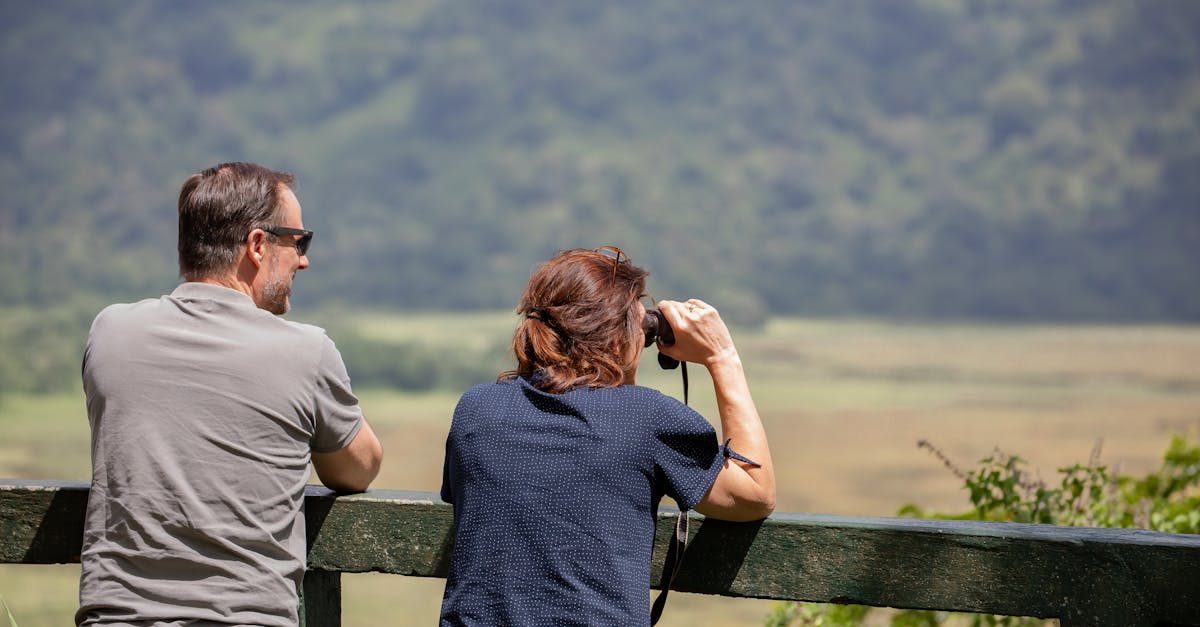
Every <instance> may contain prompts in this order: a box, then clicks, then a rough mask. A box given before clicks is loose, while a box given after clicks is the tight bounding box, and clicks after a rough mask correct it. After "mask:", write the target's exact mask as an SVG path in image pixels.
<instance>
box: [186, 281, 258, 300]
mask: <svg viewBox="0 0 1200 627" xmlns="http://www.w3.org/2000/svg"><path fill="white" fill-rule="evenodd" d="M191 282H193V283H207V284H209V285H217V286H220V287H227V288H229V289H231V290H236V291H239V292H241V293H243V294H245V295H246V296H249V297H250V298H251V299H253V298H254V292H253V291H252V290H251V289H250V283H248V282H246V281H242V280H239V279H238V277H236V276H233V275H221V276H208V277H201V278H197V279H193V280H192V281H191Z"/></svg>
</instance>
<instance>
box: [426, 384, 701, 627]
mask: <svg viewBox="0 0 1200 627" xmlns="http://www.w3.org/2000/svg"><path fill="white" fill-rule="evenodd" d="M723 459H724V458H723V456H722V454H721V452H720V449H719V447H718V444H717V438H716V433H715V432H714V430H713V427H712V425H710V424H709V423H708V422H707V421H706V420H705V419H704V418H703V417H702V416H700V414H698V413H696V412H695V411H693V410H692V409H690V408H689V407H687V406H686V405H684V404H682V403H680V402H679V401H677V400H675V399H673V398H671V397H669V396H666V395H663V394H661V393H659V392H657V391H655V390H652V389H649V388H644V387H638V386H631V385H627V386H621V387H617V388H575V389H572V390H568V391H567V392H565V393H562V394H548V393H545V392H542V391H540V390H538V389H537V388H535V387H533V386H532V385H531V384H530V382H529V381H528V380H526V379H523V378H517V379H513V380H510V381H503V382H500V383H492V384H487V385H481V386H478V387H475V388H473V389H471V390H470V391H468V392H467V393H466V394H464V395H463V397H462V399H460V401H459V404H458V407H457V408H456V409H455V412H454V422H453V424H452V426H451V428H450V434H449V436H448V437H447V439H446V463H445V470H444V478H443V483H442V499H443V500H445V501H447V502H449V503H452V504H453V505H454V523H455V536H454V553H453V557H452V558H451V563H450V571H449V574H448V576H447V580H446V592H445V596H444V598H443V604H442V617H441V624H442V625H547V626H549V625H554V626H560V625H575V624H579V625H622V626H627V625H649V624H650V617H649V612H650V609H649V595H648V590H649V587H650V557H651V552H652V550H653V543H654V521H655V517H656V516H657V513H658V503H659V501H660V500H661V499H662V497H663V496H664V495H666V496H670V497H671V498H672V499H674V500H675V501H676V502H677V503H678V504H679V505H680V507H683V508H687V509H691V508H692V507H694V506H695V505H696V503H698V502H699V501H700V500H701V499H702V498H704V495H705V494H706V493H707V492H708V489H709V488H710V487H711V486H712V483H713V481H714V480H715V479H716V476H717V473H718V472H719V471H720V469H721V466H722V462H723Z"/></svg>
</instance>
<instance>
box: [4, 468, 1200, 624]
mask: <svg viewBox="0 0 1200 627" xmlns="http://www.w3.org/2000/svg"><path fill="white" fill-rule="evenodd" d="M86 504H87V485H86V484H83V483H76V482H54V481H43V482H22V481H6V480H0V563H10V564H54V563H67V562H77V561H79V552H80V536H81V530H82V527H83V516H84V509H85V507H86ZM305 509H306V512H305V513H306V516H307V523H308V547H309V548H308V567H309V571H308V573H307V574H306V576H305V582H304V590H303V592H302V597H303V600H302V605H303V609H302V620H303V622H304V623H305V624H307V625H311V626H313V627H325V626H327V625H338V624H339V623H340V620H341V619H340V614H341V580H340V573H345V572H349V573H357V572H369V571H374V572H382V573H393V574H397V575H409V576H416V577H443V576H445V573H446V567H447V564H448V560H449V556H450V548H451V538H452V536H451V526H452V523H451V514H452V512H451V508H450V506H449V505H447V504H445V503H442V502H441V501H440V500H439V499H438V498H437V495H435V494H430V493H425V492H399V491H391V490H378V491H371V492H368V493H365V494H357V495H352V496H335V495H333V494H332V493H330V492H329V491H328V490H325V489H323V488H318V487H310V488H309V491H308V495H307V501H306V506H305ZM677 516H678V512H676V511H673V510H669V509H667V508H664V511H663V512H662V513H661V514H660V515H659V525H658V538H657V542H656V545H655V546H656V550H655V557H654V559H655V563H654V572H655V573H656V576H655V582H654V584H655V585H657V579H658V577H657V573H659V572H661V569H662V558H663V553H664V551H663V547H665V546H667V540H668V537H669V533H670V531H671V530H672V529H673V527H674V521H675V518H676V517H677ZM692 530H693V531H692V537H691V541H690V546H689V548H688V552H687V555H686V557H685V559H684V563H683V569H682V571H681V572H680V574H679V577H678V579H676V589H678V590H682V591H686V592H698V593H703V594H719V595H724V596H731V597H756V598H766V599H780V600H795V601H818V602H831V603H857V604H862V605H872V606H879V607H896V608H917V609H938V610H954V611H965V612H986V613H991V614H1007V615H1016V616H1036V617H1045V618H1058V619H1060V621H1061V623H1062V624H1063V625H1068V626H1073V625H1089V626H1103V625H1112V626H1119V627H1131V626H1137V625H1200V536H1196V535H1181V534H1167V533H1158V532H1152V531H1144V530H1131V529H1092V528H1080V527H1053V526H1049V525H1027V524H1016V523H985V522H968V521H945V520H923V519H908V518H864V517H849V516H828V515H816V514H775V515H773V516H771V517H770V518H768V519H767V520H765V521H761V522H757V523H725V522H720V521H715V520H704V519H703V518H699V517H697V518H696V520H694V521H693V526H692Z"/></svg>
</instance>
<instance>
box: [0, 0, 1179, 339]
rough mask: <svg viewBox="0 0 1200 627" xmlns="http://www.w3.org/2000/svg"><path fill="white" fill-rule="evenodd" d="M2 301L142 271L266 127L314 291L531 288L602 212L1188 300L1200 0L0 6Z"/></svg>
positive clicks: (719, 271)
mask: <svg viewBox="0 0 1200 627" xmlns="http://www.w3.org/2000/svg"><path fill="white" fill-rule="evenodd" d="M0 75H2V76H3V77H4V82H5V89H4V90H0V104H2V105H3V108H4V111H5V116H3V118H0V144H2V145H3V146H4V147H5V150H4V151H0V250H3V251H4V252H3V256H2V257H0V304H4V305H37V306H43V307H44V306H51V305H55V304H57V303H60V302H62V301H63V300H64V299H68V298H72V297H75V296H78V295H80V294H85V295H91V296H95V297H99V298H102V299H110V300H111V299H128V298H137V297H145V296H153V295H155V294H157V293H161V292H163V291H166V290H168V289H169V288H170V286H171V285H172V284H173V283H174V281H175V280H176V278H175V277H176V273H175V257H174V237H175V228H174V227H175V225H174V219H175V218H174V209H173V204H174V198H175V195H176V193H177V189H178V186H179V184H180V183H181V182H182V180H183V179H184V178H185V177H186V176H187V175H188V174H189V173H191V172H194V171H196V170H199V169H201V168H203V167H207V166H208V165H211V164H214V163H217V162H220V161H226V160H253V161H258V162H262V163H265V164H267V165H271V166H275V167H280V168H285V169H289V170H291V171H293V172H295V173H296V174H297V175H298V181H299V183H298V186H299V189H298V191H299V195H300V198H301V202H302V204H303V205H304V207H305V209H306V213H305V221H306V224H308V225H309V226H311V227H313V228H315V229H316V231H317V233H318V235H317V238H318V239H317V240H316V243H315V245H314V247H313V253H312V261H313V267H312V269H311V270H308V271H306V272H305V273H304V275H303V276H302V277H301V279H300V281H299V283H298V287H297V298H298V299H300V300H305V299H307V300H308V301H309V302H330V301H338V302H345V303H367V304H371V305H374V306H386V307H399V308H407V309H431V308H479V307H508V306H511V304H512V302H513V300H514V299H515V298H516V295H517V294H518V292H519V289H520V286H521V284H522V283H523V281H524V280H525V278H526V277H527V275H528V271H529V269H530V266H531V265H532V264H533V263H535V262H536V261H538V260H540V259H543V258H545V257H547V256H548V255H549V254H550V253H552V252H553V251H554V250H556V249H559V248H564V247H569V246H576V245H582V246H589V247H591V246H596V245H599V244H605V243H615V244H619V245H621V246H622V247H623V248H625V249H627V250H629V251H630V252H631V254H633V257H634V259H635V261H637V262H639V263H641V264H643V265H645V266H646V267H648V268H649V269H651V270H652V271H653V273H654V276H653V277H652V289H653V291H654V292H655V293H656V294H657V295H659V296H671V297H679V296H692V295H700V296H702V297H705V298H707V299H708V300H711V301H713V302H714V303H716V304H718V305H721V306H725V307H726V308H729V309H731V310H735V309H736V310H738V311H740V312H743V313H744V314H745V315H746V316H747V317H748V319H753V318H755V317H758V318H761V317H762V316H763V315H766V313H767V312H777V313H800V314H840V313H857V314H873V315H886V316H899V317H919V316H920V317H926V316H933V317H987V318H1005V319H1031V318H1032V319H1106V320H1127V319H1138V320H1158V319H1171V320H1197V319H1200V278H1198V277H1200V274H1198V273H1197V272H1195V268H1197V267H1200V214H1198V213H1197V211H1196V209H1195V198H1197V197H1200V187H1198V185H1200V183H1198V182H1197V181H1198V177H1196V176H1195V175H1194V173H1195V172H1196V170H1197V166H1198V165H1200V124H1197V120H1198V119H1200V5H1197V4H1196V3H1192V2H1186V1H1180V0H1149V1H1147V2H1139V3H1128V2H1120V1H1118V0H1104V1H1099V2H1077V1H1073V0H1056V1H1042V0H1038V1H1030V0H1022V1H1014V2H982V3H980V2H965V1H961V0H922V1H918V2H903V3H893V2H882V3H881V2H868V1H866V0H851V1H849V2H844V1H837V2H835V1H832V0H822V1H819V2H804V3H796V2H788V1H783V0H779V1H768V2H757V3H733V4H730V3H716V2H705V3H695V2H685V1H683V0H668V1H665V2H654V3H639V2H629V1H618V2H607V3H599V4H596V3H591V4H578V3H569V4H565V5H548V4H546V3H541V2H535V1H533V0H502V1H496V2H467V3H453V2H444V1H438V0H427V1H424V2H410V3H401V4H391V3H354V4H344V3H343V4H328V3H320V2H289V3H286V4H282V3H270V4H260V3H256V4H252V5H244V4H240V5H232V6H231V5H225V4H207V3H175V2H162V1H148V0H143V1H140V2H120V3H117V2H111V1H99V2H97V1H91V0H89V1H86V2H85V1H82V0H67V1H63V2H53V3H10V4H8V5H6V6H4V7H2V8H0Z"/></svg>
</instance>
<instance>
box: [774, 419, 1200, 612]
mask: <svg viewBox="0 0 1200 627" xmlns="http://www.w3.org/2000/svg"><path fill="white" fill-rule="evenodd" d="M918 446H920V447H921V448H923V449H927V450H929V451H931V452H933V454H934V455H936V456H937V457H938V458H939V459H940V460H941V461H942V462H943V463H944V464H945V465H946V467H947V469H949V471H950V472H953V473H954V474H955V475H956V476H958V477H959V478H960V479H962V481H963V488H964V489H965V490H966V491H967V492H968V494H969V498H970V501H971V505H972V508H971V509H970V510H969V511H967V512H963V513H958V514H944V513H939V512H933V511H929V510H927V509H925V508H922V507H921V506H919V505H916V504H910V505H906V506H904V507H903V508H901V510H900V515H901V516H914V517H918V518H950V519H960V520H987V521H993V522H1019V523H1041V524H1050V525H1065V526H1076V527H1118V528H1141V529H1152V530H1155V531H1164V532H1169V533H1191V534H1196V533H1200V440H1195V439H1193V438H1189V437H1185V436H1181V435H1175V436H1172V437H1171V441H1170V444H1169V445H1168V446H1167V450H1166V452H1165V453H1163V461H1162V464H1161V465H1160V466H1159V468H1158V469H1157V470H1155V471H1152V472H1149V473H1147V474H1146V475H1144V476H1141V477H1137V476H1134V475H1125V474H1119V473H1116V472H1114V471H1112V470H1110V469H1109V467H1108V465H1107V464H1103V463H1101V461H1100V442H1099V441H1097V443H1096V448H1095V449H1094V450H1093V451H1092V456H1091V459H1089V460H1088V462H1087V463H1086V464H1074V465H1071V466H1067V467H1064V468H1059V469H1058V474H1059V482H1058V483H1057V484H1050V483H1047V482H1046V481H1043V480H1042V479H1040V478H1039V477H1037V476H1036V474H1035V473H1033V472H1031V471H1030V470H1029V469H1028V463H1027V462H1026V461H1025V460H1024V459H1022V458H1021V457H1019V456H1016V455H1009V454H1007V453H1005V452H1003V451H1001V450H999V449H996V450H995V451H994V452H993V453H992V454H991V455H989V456H987V457H985V458H984V459H982V460H980V462H979V464H978V465H977V466H976V467H975V468H972V469H969V470H963V469H961V468H959V467H958V466H957V465H956V464H955V463H954V462H953V461H951V460H950V459H949V458H948V457H946V455H945V454H944V453H942V452H941V451H940V450H938V449H937V448H936V447H935V446H934V445H933V444H931V443H929V442H928V441H926V440H922V441H920V442H919V443H918ZM870 611H871V609H870V608H867V607H864V606H836V605H818V604H811V603H798V604H797V603H787V604H778V605H776V606H775V607H774V610H773V612H772V614H771V615H770V616H769V617H768V619H767V622H766V624H767V625H768V626H770V627H786V626H788V625H796V626H800V625H813V626H816V625H824V626H827V627H838V626H852V625H859V624H861V623H862V621H863V619H864V618H865V617H866V615H867V614H868V613H870ZM952 620H957V621H958V622H949V623H948V621H952ZM963 620H966V621H968V622H969V624H971V625H980V626H982V625H987V626H995V625H1003V626H1006V627H1024V626H1035V625H1042V624H1044V621H1041V620H1038V619H1032V618H1021V617H1011V616H990V615H984V614H971V615H968V616H966V617H964V616H963V615H961V614H960V615H954V614H951V613H949V612H936V611H925V610H904V611H901V612H899V613H897V614H895V615H894V616H893V617H892V618H891V624H892V625H893V627H910V626H913V627H915V626H918V625H920V626H929V627H935V626H937V625H942V624H960V623H961V622H962V621H963Z"/></svg>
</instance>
